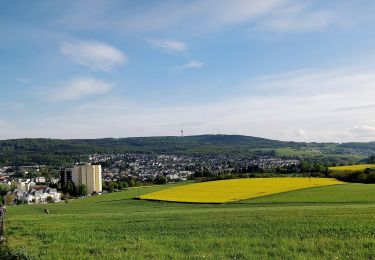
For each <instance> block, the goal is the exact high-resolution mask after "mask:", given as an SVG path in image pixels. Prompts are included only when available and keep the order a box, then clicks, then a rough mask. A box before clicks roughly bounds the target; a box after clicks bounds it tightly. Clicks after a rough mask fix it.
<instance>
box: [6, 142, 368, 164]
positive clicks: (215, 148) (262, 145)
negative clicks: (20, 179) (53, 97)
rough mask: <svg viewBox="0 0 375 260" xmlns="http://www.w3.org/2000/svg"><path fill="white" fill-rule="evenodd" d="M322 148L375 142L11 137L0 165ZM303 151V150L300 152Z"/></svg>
mask: <svg viewBox="0 0 375 260" xmlns="http://www.w3.org/2000/svg"><path fill="white" fill-rule="evenodd" d="M312 147H313V148H316V149H322V150H325V151H328V152H329V153H331V152H332V151H334V152H336V151H335V150H337V151H338V152H339V153H340V154H350V153H353V151H356V152H359V153H361V151H365V152H366V153H372V152H375V143H366V144H365V143H348V144H340V145H339V144H334V143H299V142H284V141H277V140H270V139H265V138H259V137H252V136H243V135H197V136H185V137H174V136H164V137H131V138H102V139H71V140H61V139H40V138H36V139H14V140H2V141H0V164H1V165H9V164H13V165H14V164H19V165H25V164H36V163H37V164H48V165H62V164H64V163H71V162H75V161H77V160H78V159H79V157H80V156H81V155H87V154H92V153H107V154H111V153H129V152H133V153H165V154H167V153H169V154H218V153H242V154H243V153H249V154H254V153H256V154H259V153H260V154H261V153H265V154H268V153H271V154H272V152H275V150H277V149H283V148H287V149H291V150H292V151H293V153H291V154H293V155H296V154H299V151H302V150H306V149H312ZM304 153H306V152H304Z"/></svg>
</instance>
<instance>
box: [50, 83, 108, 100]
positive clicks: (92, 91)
mask: <svg viewBox="0 0 375 260" xmlns="http://www.w3.org/2000/svg"><path fill="white" fill-rule="evenodd" d="M111 89H112V86H111V84H109V83H107V82H104V81H100V80H97V79H92V78H77V79H74V80H72V81H70V82H68V83H66V84H63V85H62V86H60V87H57V88H55V89H53V90H50V91H47V92H46V93H44V95H46V98H47V99H48V100H50V101H63V100H77V99H81V98H84V97H87V96H93V95H100V94H105V93H108V92H109V91H111Z"/></svg>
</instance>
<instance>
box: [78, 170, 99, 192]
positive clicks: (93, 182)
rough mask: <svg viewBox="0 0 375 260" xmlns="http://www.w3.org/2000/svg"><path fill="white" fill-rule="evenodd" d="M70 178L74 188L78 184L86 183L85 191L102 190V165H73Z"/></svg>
mask: <svg viewBox="0 0 375 260" xmlns="http://www.w3.org/2000/svg"><path fill="white" fill-rule="evenodd" d="M72 180H73V182H74V185H75V186H76V189H77V190H78V188H79V186H80V185H82V184H83V185H86V187H87V193H88V194H92V193H94V192H96V193H99V192H102V166H101V165H91V164H88V165H75V166H74V167H73V174H72Z"/></svg>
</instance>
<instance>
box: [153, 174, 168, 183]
mask: <svg viewBox="0 0 375 260" xmlns="http://www.w3.org/2000/svg"><path fill="white" fill-rule="evenodd" d="M154 183H155V184H166V183H167V178H165V176H163V175H159V176H157V177H156V178H155V180H154Z"/></svg>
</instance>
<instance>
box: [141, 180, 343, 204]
mask: <svg viewBox="0 0 375 260" xmlns="http://www.w3.org/2000/svg"><path fill="white" fill-rule="evenodd" d="M337 184H344V183H343V182H341V181H338V180H336V179H328V178H293V177H289V178H288V177H286V178H249V179H231V180H221V181H210V182H201V183H193V184H189V185H182V186H178V187H174V188H170V189H165V190H161V191H157V192H152V193H149V194H145V195H142V196H141V197H140V198H141V199H144V200H159V201H173V202H190V203H191V202H193V203H225V202H233V201H238V200H244V199H250V198H256V197H260V196H265V195H271V194H275V193H280V192H286V191H291V190H298V189H303V188H311V187H318V186H326V185H337Z"/></svg>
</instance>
